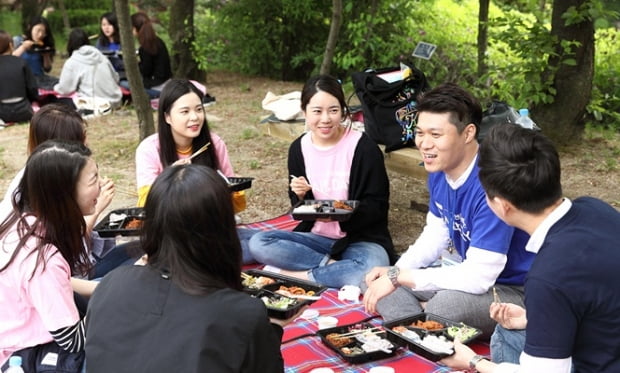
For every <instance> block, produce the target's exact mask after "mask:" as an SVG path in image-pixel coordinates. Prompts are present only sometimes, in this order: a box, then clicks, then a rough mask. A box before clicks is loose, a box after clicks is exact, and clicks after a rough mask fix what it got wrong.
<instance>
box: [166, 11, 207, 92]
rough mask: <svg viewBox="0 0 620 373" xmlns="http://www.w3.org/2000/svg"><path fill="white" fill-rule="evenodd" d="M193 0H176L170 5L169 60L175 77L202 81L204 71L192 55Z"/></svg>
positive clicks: (204, 76)
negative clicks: (170, 41)
mask: <svg viewBox="0 0 620 373" xmlns="http://www.w3.org/2000/svg"><path fill="white" fill-rule="evenodd" d="M194 6H195V4H194V0H176V1H173V2H172V6H171V7H170V24H169V29H168V31H169V35H170V39H171V40H172V53H171V54H170V62H171V64H172V72H173V75H174V76H175V77H177V78H187V79H195V80H198V81H204V80H205V78H206V73H205V72H204V71H202V70H200V69H199V68H198V64H197V63H196V61H195V60H194V58H193V55H192V44H193V43H194V40H195V38H194Z"/></svg>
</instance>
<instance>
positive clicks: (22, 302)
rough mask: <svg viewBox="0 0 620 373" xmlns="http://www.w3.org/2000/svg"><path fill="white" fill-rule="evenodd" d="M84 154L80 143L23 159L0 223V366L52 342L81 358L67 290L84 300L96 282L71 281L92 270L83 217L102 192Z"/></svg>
mask: <svg viewBox="0 0 620 373" xmlns="http://www.w3.org/2000/svg"><path fill="white" fill-rule="evenodd" d="M90 155H91V153H90V150H89V149H88V148H86V147H85V146H84V145H83V144H81V143H78V142H62V141H58V140H50V141H46V142H44V143H43V144H41V145H40V146H38V147H37V148H36V149H35V151H34V152H33V153H32V154H31V155H30V157H29V158H28V162H27V164H26V169H25V172H24V177H23V178H22V179H21V181H20V183H19V186H18V189H17V192H18V193H19V195H20V198H19V199H18V201H17V203H16V207H15V208H14V209H13V211H12V212H11V213H10V214H9V216H8V217H7V218H6V219H5V220H4V221H2V222H1V223H0V320H2V322H0V364H3V363H5V362H6V361H7V360H8V359H9V357H10V356H11V355H12V354H15V355H20V356H31V355H32V349H31V348H32V347H34V346H37V345H43V344H48V343H50V342H52V343H53V342H55V343H57V344H58V347H59V350H64V351H66V352H68V353H77V354H82V357H79V356H78V361H79V363H80V364H81V361H82V360H83V352H82V350H83V347H84V324H83V321H82V320H80V315H79V313H78V309H77V307H76V305H75V301H74V295H73V292H74V291H76V292H77V293H80V294H82V295H90V293H92V290H93V289H94V283H91V282H89V281H84V280H78V279H73V278H71V276H72V275H73V274H82V275H84V274H86V273H87V272H88V270H89V269H90V261H89V258H88V255H87V253H86V251H85V250H84V242H88V240H87V239H86V238H88V234H87V228H86V222H85V221H84V215H89V214H92V213H93V212H94V211H95V206H96V205H97V198H98V197H99V193H100V184H99V174H98V171H97V164H96V163H95V161H94V160H93V159H92V158H91V157H90ZM72 269H73V270H72ZM27 360H28V359H27V358H24V361H25V362H26V361H27ZM59 361H60V359H59ZM24 369H25V371H27V372H29V371H34V369H33V368H32V367H28V366H25V367H24Z"/></svg>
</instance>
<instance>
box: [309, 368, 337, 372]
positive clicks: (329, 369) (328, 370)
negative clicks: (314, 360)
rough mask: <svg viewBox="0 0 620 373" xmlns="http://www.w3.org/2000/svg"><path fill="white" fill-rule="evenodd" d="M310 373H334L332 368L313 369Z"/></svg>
mask: <svg viewBox="0 0 620 373" xmlns="http://www.w3.org/2000/svg"><path fill="white" fill-rule="evenodd" d="M310 373H334V370H333V369H332V368H314V369H312V370H311V371H310Z"/></svg>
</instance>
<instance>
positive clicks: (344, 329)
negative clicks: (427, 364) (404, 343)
mask: <svg viewBox="0 0 620 373" xmlns="http://www.w3.org/2000/svg"><path fill="white" fill-rule="evenodd" d="M361 328H363V329H370V328H375V329H373V331H377V329H376V327H375V326H374V325H372V324H370V323H367V322H361V323H355V324H348V325H342V326H336V327H333V328H327V329H320V330H319V331H317V332H316V333H317V335H318V336H319V337H321V340H322V341H323V343H324V344H325V345H326V346H327V347H329V348H331V349H332V350H334V351H336V353H338V355H340V357H341V358H343V359H344V360H345V361H347V362H349V363H351V364H361V363H365V362H368V361H375V360H381V359H385V358H388V357H390V356H392V355H394V353H395V352H396V349H397V348H398V346H397V345H393V347H392V349H391V350H392V352H390V353H387V352H385V351H383V350H377V351H371V352H362V353H358V354H347V353H345V352H344V351H343V350H342V349H343V348H354V347H355V348H360V349H361V346H362V345H363V343H362V342H360V341H359V340H357V339H356V338H355V337H354V336H352V337H350V338H349V339H350V340H351V342H350V343H348V344H346V345H344V346H335V345H333V344H332V343H331V342H330V341H329V339H328V338H327V336H328V335H329V334H332V333H337V334H345V333H350V332H351V330H355V329H361ZM377 335H378V336H380V337H381V338H384V339H387V337H388V336H389V335H387V333H386V332H382V333H378V334H377ZM388 340H389V339H388Z"/></svg>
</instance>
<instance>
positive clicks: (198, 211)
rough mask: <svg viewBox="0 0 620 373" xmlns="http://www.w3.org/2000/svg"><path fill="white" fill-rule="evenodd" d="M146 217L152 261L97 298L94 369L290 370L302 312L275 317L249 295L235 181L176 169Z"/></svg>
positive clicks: (90, 332) (120, 272)
mask: <svg viewBox="0 0 620 373" xmlns="http://www.w3.org/2000/svg"><path fill="white" fill-rule="evenodd" d="M145 215H146V219H145V220H144V223H143V227H142V229H143V232H142V236H141V244H142V248H143V249H144V251H145V252H146V254H147V256H148V259H147V263H146V265H144V266H137V265H136V266H125V267H124V268H122V267H119V268H117V269H115V270H113V271H112V272H110V273H108V274H107V275H106V276H105V277H104V278H103V280H102V281H101V283H100V284H99V286H98V287H97V289H96V291H95V293H94V294H93V297H92V298H91V300H90V303H89V307H88V313H87V325H86V340H87V342H86V360H87V367H88V372H89V373H98V372H106V373H107V372H117V373H123V372H128V373H129V372H131V373H139V372H244V373H252V372H255V373H263V372H282V371H283V370H284V367H283V364H284V363H283V359H282V355H281V353H280V341H281V338H282V332H283V331H282V328H281V326H280V325H283V324H285V323H287V322H288V321H290V320H292V319H289V320H285V321H280V320H278V323H279V324H280V325H276V324H275V322H276V320H273V322H274V323H270V320H269V318H268V316H267V309H266V308H265V305H264V304H263V302H262V301H261V300H260V299H258V298H253V297H250V296H249V295H248V294H245V293H243V292H242V286H241V245H240V243H239V238H238V236H237V231H236V229H235V227H236V226H235V219H234V213H233V206H232V202H231V199H230V190H229V188H228V185H227V184H226V182H225V181H224V180H223V179H222V178H221V177H220V176H219V174H217V172H216V171H215V170H213V169H211V168H208V167H206V166H202V165H197V164H186V165H177V166H171V167H167V168H166V169H165V170H164V171H163V172H162V173H161V174H160V175H159V176H158V177H157V179H156V180H155V182H154V183H153V185H152V187H151V189H150V191H149V194H148V198H147V200H146V205H145ZM300 312H301V310H300ZM296 316H297V315H295V316H293V318H294V317H296Z"/></svg>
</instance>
